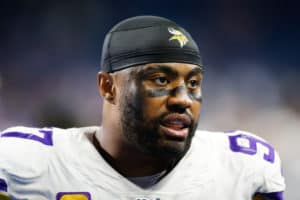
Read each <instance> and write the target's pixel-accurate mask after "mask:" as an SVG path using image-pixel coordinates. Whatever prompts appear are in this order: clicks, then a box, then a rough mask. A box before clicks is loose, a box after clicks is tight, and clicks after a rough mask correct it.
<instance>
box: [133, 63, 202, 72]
mask: <svg viewBox="0 0 300 200" xmlns="http://www.w3.org/2000/svg"><path fill="white" fill-rule="evenodd" d="M132 70H133V71H134V72H136V73H140V72H146V71H152V70H155V71H160V70H161V71H164V72H166V73H168V72H171V71H174V72H178V73H180V72H189V71H194V72H196V73H199V74H202V73H203V69H202V67H199V66H198V65H194V64H188V63H147V64H144V65H139V66H135V67H133V68H132Z"/></svg>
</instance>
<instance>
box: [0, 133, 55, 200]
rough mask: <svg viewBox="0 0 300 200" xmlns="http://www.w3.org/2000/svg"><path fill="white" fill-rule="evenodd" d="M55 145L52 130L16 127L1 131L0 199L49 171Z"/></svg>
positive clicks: (3, 199)
mask: <svg viewBox="0 0 300 200" xmlns="http://www.w3.org/2000/svg"><path fill="white" fill-rule="evenodd" d="M51 145H52V132H51V130H50V129H36V128H26V127H12V128H8V129H6V130H4V131H2V132H1V133H0V200H6V199H9V198H8V197H7V196H8V195H11V196H12V197H13V196H14V195H15V194H17V193H19V192H20V193H22V191H21V190H22V189H21V188H23V187H26V184H27V183H29V182H30V181H32V180H35V179H39V178H41V177H42V176H43V174H46V173H45V172H47V166H48V158H49V154H48V152H49V147H51Z"/></svg>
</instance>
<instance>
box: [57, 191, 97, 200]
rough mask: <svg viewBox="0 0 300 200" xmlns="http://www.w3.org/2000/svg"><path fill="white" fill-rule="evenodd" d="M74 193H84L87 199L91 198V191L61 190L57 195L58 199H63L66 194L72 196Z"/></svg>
mask: <svg viewBox="0 0 300 200" xmlns="http://www.w3.org/2000/svg"><path fill="white" fill-rule="evenodd" d="M73 195H82V196H84V197H86V200H91V194H90V193H89V192H59V193H57V195H56V200H61V199H62V197H64V196H68V197H72V196H73Z"/></svg>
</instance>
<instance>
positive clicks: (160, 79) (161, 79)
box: [154, 77, 169, 86]
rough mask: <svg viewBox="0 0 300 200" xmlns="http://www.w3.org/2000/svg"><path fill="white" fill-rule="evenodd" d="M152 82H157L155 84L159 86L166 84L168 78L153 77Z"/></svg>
mask: <svg viewBox="0 0 300 200" xmlns="http://www.w3.org/2000/svg"><path fill="white" fill-rule="evenodd" d="M154 82H155V83H156V84H157V85H160V86H164V85H167V84H168V83H169V81H168V79H166V78H165V77H158V78H155V79H154Z"/></svg>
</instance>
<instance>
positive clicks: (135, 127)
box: [120, 91, 197, 160]
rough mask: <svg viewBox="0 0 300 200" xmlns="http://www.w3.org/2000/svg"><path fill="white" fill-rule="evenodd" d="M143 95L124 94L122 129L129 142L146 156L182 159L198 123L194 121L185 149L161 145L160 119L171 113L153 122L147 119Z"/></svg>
mask: <svg viewBox="0 0 300 200" xmlns="http://www.w3.org/2000/svg"><path fill="white" fill-rule="evenodd" d="M141 94H142V93H141V92H137V95H136V96H132V95H130V93H129V91H127V92H124V98H123V102H121V107H120V109H121V127H122V132H123V135H124V136H125V138H126V140H127V142H128V143H129V145H131V146H132V147H134V148H135V149H136V150H138V151H140V152H142V153H144V154H146V155H150V156H154V157H161V158H167V159H172V160H178V159H180V158H181V157H183V156H184V155H185V154H186V152H187V151H188V150H189V148H190V146H191V141H192V138H193V136H194V134H195V131H196V129H197V122H195V121H194V120H192V125H191V126H190V127H189V135H188V138H187V139H186V141H185V144H184V147H183V148H178V147H177V148H176V146H171V145H159V142H158V141H159V137H160V136H159V133H158V131H159V126H160V119H161V118H163V117H164V116H166V115H168V114H170V113H171V112H168V113H164V114H162V115H161V116H160V118H156V119H153V120H149V119H145V117H144V115H143V108H142V106H143V105H142V101H141V99H142V96H141Z"/></svg>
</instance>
